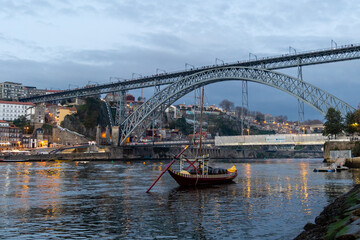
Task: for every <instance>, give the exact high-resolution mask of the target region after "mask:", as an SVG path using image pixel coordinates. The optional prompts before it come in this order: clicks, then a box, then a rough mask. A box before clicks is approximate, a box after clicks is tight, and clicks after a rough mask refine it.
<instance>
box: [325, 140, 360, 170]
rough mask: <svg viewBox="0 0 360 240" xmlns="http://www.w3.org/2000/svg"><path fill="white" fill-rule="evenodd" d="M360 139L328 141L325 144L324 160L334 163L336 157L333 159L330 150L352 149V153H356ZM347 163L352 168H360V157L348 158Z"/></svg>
mask: <svg viewBox="0 0 360 240" xmlns="http://www.w3.org/2000/svg"><path fill="white" fill-rule="evenodd" d="M357 146H359V141H328V142H325V144H324V162H327V163H334V162H335V161H336V159H331V157H330V151H336V150H338V151H341V150H351V151H352V155H354V154H355V155H356V154H357V153H356V151H357V150H356V148H357ZM345 165H346V166H347V167H350V168H360V157H358V156H356V157H354V156H353V157H351V158H346V160H345Z"/></svg>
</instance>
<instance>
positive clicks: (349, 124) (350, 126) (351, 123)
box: [344, 112, 357, 134]
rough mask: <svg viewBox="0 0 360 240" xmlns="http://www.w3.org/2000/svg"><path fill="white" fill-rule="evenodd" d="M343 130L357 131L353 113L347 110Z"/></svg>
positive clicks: (348, 131)
mask: <svg viewBox="0 0 360 240" xmlns="http://www.w3.org/2000/svg"><path fill="white" fill-rule="evenodd" d="M344 130H345V132H347V133H349V134H354V133H355V132H356V131H357V128H356V124H355V115H354V113H352V112H349V113H347V114H346V116H345V124H344Z"/></svg>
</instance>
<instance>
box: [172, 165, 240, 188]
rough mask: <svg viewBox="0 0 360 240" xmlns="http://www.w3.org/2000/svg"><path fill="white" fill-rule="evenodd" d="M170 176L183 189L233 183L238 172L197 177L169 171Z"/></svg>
mask: <svg viewBox="0 0 360 240" xmlns="http://www.w3.org/2000/svg"><path fill="white" fill-rule="evenodd" d="M168 172H169V174H170V175H171V177H172V178H174V179H175V181H176V182H177V183H178V184H179V185H180V186H183V187H189V186H202V185H217V184H224V183H229V182H231V181H232V180H233V179H234V178H236V176H237V171H235V172H233V173H228V174H214V175H195V174H191V175H189V174H182V173H179V172H177V171H174V170H172V169H171V168H169V169H168Z"/></svg>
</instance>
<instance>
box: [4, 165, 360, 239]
mask: <svg viewBox="0 0 360 240" xmlns="http://www.w3.org/2000/svg"><path fill="white" fill-rule="evenodd" d="M320 163H321V162H320V160H294V159H285V160H263V161H251V162H250V161H248V162H241V161H239V162H238V163H236V165H237V168H238V170H239V176H238V178H237V179H236V181H235V183H233V184H226V185H222V186H212V187H207V188H195V189H192V188H190V189H189V188H180V187H178V185H177V183H176V182H175V181H174V180H173V179H172V178H171V177H170V176H169V175H168V174H165V175H164V176H163V178H162V179H161V180H160V181H159V182H158V183H157V185H156V187H154V188H153V190H152V192H151V193H150V194H145V191H146V189H147V188H148V187H149V185H150V184H151V183H152V181H153V180H154V179H155V178H156V177H157V175H158V174H159V173H160V172H161V171H162V169H163V168H164V164H166V162H164V163H163V162H151V161H139V162H124V163H118V162H113V163H110V162H74V163H73V162H51V163H49V162H39V163H10V164H2V165H0V176H1V179H0V181H1V184H0V190H1V195H0V196H1V198H0V205H1V206H0V219H1V222H2V223H3V224H2V225H1V226H0V229H1V230H0V234H1V235H2V236H4V238H65V237H66V238H77V237H81V238H95V237H99V238H106V239H112V238H114V239H126V238H128V239H134V238H149V239H153V238H165V239H171V238H195V239H218V238H222V239H224V238H225V239H226V238H229V239H230V238H235V239H246V238H251V239H254V238H255V239H291V238H293V237H294V236H295V235H297V234H298V233H299V232H300V231H301V229H302V227H303V225H304V224H305V223H306V222H309V221H313V220H314V218H315V216H317V215H318V214H319V212H320V211H321V210H322V208H323V207H324V206H325V205H326V204H327V203H328V202H329V201H331V200H332V199H334V198H335V197H336V196H338V195H339V194H342V193H344V192H346V191H348V190H349V189H350V188H351V187H352V185H353V184H354V183H359V175H360V174H359V171H350V172H341V173H324V174H323V173H314V172H312V169H313V168H315V167H317V166H318V165H319V164H320ZM214 164H215V165H217V166H218V167H224V168H228V167H231V166H232V163H229V162H215V163H214ZM217 166H216V167H217Z"/></svg>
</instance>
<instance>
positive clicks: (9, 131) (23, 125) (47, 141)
mask: <svg viewBox="0 0 360 240" xmlns="http://www.w3.org/2000/svg"><path fill="white" fill-rule="evenodd" d="M59 91H61V90H46V89H37V88H36V87H30V86H23V85H22V84H20V83H14V82H3V83H0V120H1V122H0V134H1V138H0V145H1V146H2V149H3V150H4V149H12V148H37V147H53V146H67V145H76V144H81V143H86V142H88V141H93V140H97V141H102V143H105V144H109V143H110V142H111V140H110V139H111V125H112V123H111V121H110V118H111V119H112V122H113V124H114V122H116V118H118V119H120V121H121V119H124V116H128V115H129V114H131V113H132V112H133V111H135V110H136V109H137V108H138V107H139V106H141V104H143V103H144V101H143V100H144V99H143V98H142V97H138V98H137V99H136V97H135V96H133V95H131V94H127V95H126V96H124V97H123V98H122V97H121V96H120V95H118V94H115V93H113V94H111V93H109V94H106V95H105V96H103V99H100V98H101V96H95V97H90V98H86V99H69V100H66V101H64V100H63V101H61V102H57V103H53V104H50V103H46V104H45V103H41V104H33V103H30V102H20V101H19V99H20V98H24V97H31V96H37V95H44V94H51V93H54V92H59ZM119 104H123V105H124V108H125V110H124V112H123V113H122V114H120V115H119V112H118V111H117V107H118V105H119ZM202 111H203V116H204V117H203V129H202V133H203V137H205V138H207V139H213V138H214V137H215V136H233V135H242V134H243V135H258V134H288V133H289V134H298V133H302V134H303V133H321V132H322V130H323V125H322V123H321V122H320V121H318V120H316V121H308V122H305V123H302V124H301V126H299V124H298V123H297V122H294V121H287V117H286V116H272V115H270V114H263V113H261V112H256V111H254V112H252V111H248V110H247V109H241V107H235V106H234V104H233V103H231V102H230V101H228V100H224V101H223V102H221V103H220V104H219V106H216V105H205V106H203V109H202ZM200 113H201V108H200V106H198V105H185V104H177V105H171V106H169V107H168V108H167V109H162V112H161V113H160V112H158V113H156V114H154V116H155V115H156V117H155V118H151V119H149V121H148V124H147V126H146V129H147V130H146V131H145V134H140V133H139V132H136V133H135V134H134V135H133V137H132V138H131V139H130V141H135V142H144V141H155V140H156V141H160V140H166V141H169V140H191V139H195V138H198V137H199V133H200V124H199V119H200ZM194 133H195V135H194ZM99 139H100V140H99Z"/></svg>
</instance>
